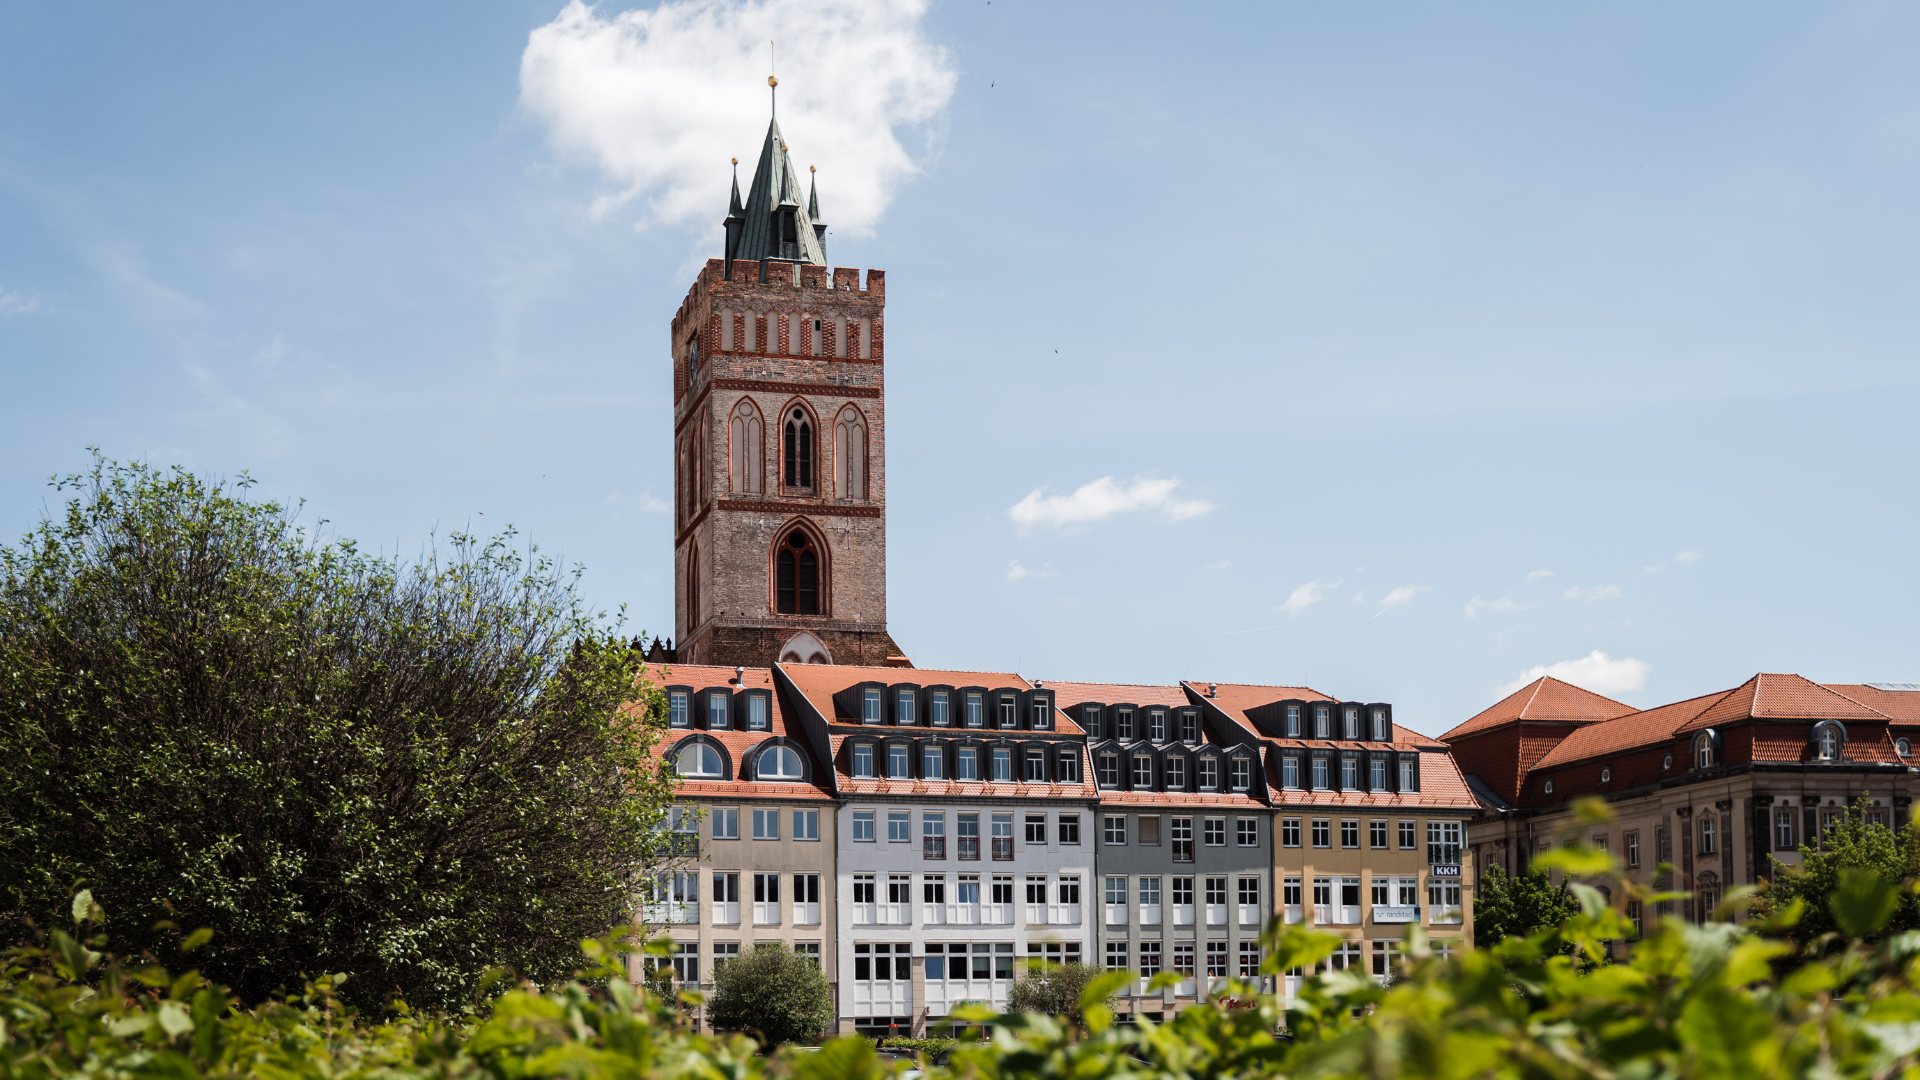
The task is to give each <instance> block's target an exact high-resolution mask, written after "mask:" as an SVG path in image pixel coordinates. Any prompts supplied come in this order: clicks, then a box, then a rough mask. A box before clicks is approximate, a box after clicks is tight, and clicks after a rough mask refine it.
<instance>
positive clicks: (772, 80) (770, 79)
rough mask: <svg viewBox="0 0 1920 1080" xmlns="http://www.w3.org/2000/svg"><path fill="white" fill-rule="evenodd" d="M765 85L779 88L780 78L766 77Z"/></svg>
mask: <svg viewBox="0 0 1920 1080" xmlns="http://www.w3.org/2000/svg"><path fill="white" fill-rule="evenodd" d="M767 85H768V86H779V85H780V76H778V75H769V76H767Z"/></svg>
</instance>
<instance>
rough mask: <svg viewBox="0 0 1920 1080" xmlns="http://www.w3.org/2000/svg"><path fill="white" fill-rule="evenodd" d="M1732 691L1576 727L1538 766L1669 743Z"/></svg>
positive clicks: (1545, 766)
mask: <svg viewBox="0 0 1920 1080" xmlns="http://www.w3.org/2000/svg"><path fill="white" fill-rule="evenodd" d="M1730 693H1732V691H1731V690H1721V691H1717V692H1715V693H1712V694H1703V695H1701V696H1700V697H1697V698H1688V699H1687V700H1685V701H1676V702H1673V703H1672V704H1670V705H1661V706H1659V707H1657V708H1652V709H1647V710H1644V711H1642V712H1634V713H1628V714H1627V715H1625V716H1622V717H1619V718H1618V719H1614V720H1607V721H1604V722H1602V723H1598V724H1588V725H1586V726H1584V727H1581V728H1579V729H1577V730H1575V731H1574V732H1573V733H1572V734H1570V735H1568V736H1567V737H1566V738H1565V739H1562V740H1561V741H1560V744H1559V745H1558V746H1555V747H1554V748H1553V749H1551V750H1549V751H1547V752H1546V755H1545V756H1543V757H1542V758H1541V759H1540V760H1539V761H1537V762H1534V765H1533V767H1534V768H1535V769H1553V768H1558V767H1559V766H1561V765H1565V764H1567V763H1569V762H1574V761H1584V760H1586V759H1587V758H1596V757H1604V756H1606V755H1608V754H1615V753H1618V752H1620V751H1622V750H1631V749H1633V748H1634V747H1637V746H1646V745H1648V744H1650V743H1656V742H1665V741H1666V740H1668V739H1671V738H1673V736H1674V733H1675V732H1677V731H1679V730H1680V729H1681V727H1682V726H1683V725H1685V724H1687V723H1688V722H1690V721H1691V720H1693V719H1694V718H1695V717H1697V716H1699V715H1700V714H1701V713H1703V712H1705V711H1706V710H1707V709H1709V708H1711V707H1713V705H1714V704H1715V703H1717V702H1719V701H1720V700H1721V699H1723V698H1725V697H1726V696H1727V695H1728V694H1730Z"/></svg>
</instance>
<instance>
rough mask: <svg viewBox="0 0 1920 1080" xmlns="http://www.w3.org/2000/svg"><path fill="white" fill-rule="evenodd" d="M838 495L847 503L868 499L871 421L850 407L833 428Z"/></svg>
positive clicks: (841, 412) (836, 491) (835, 486)
mask: <svg viewBox="0 0 1920 1080" xmlns="http://www.w3.org/2000/svg"><path fill="white" fill-rule="evenodd" d="M833 467H834V485H833V486H834V489H835V493H836V494H838V495H839V496H840V497H841V498H843V499H864V498H866V497H867V418H866V417H865V416H863V415H861V413H860V410H858V409H856V408H854V407H852V406H851V405H849V406H848V407H846V408H845V409H842V410H841V411H840V416H839V419H837V420H835V421H834V425H833Z"/></svg>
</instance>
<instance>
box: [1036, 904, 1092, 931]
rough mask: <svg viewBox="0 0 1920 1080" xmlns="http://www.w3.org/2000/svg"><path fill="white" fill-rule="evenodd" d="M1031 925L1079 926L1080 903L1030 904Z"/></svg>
mask: <svg viewBox="0 0 1920 1080" xmlns="http://www.w3.org/2000/svg"><path fill="white" fill-rule="evenodd" d="M1027 925H1029V926H1079V925H1080V905H1079V904H1028V905H1027Z"/></svg>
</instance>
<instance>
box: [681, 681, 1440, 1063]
mask: <svg viewBox="0 0 1920 1080" xmlns="http://www.w3.org/2000/svg"><path fill="white" fill-rule="evenodd" d="M650 674H651V676H652V678H654V680H655V681H656V682H657V683H659V684H660V685H661V686H662V687H663V689H664V691H665V699H666V702H667V710H668V725H669V728H670V731H669V733H668V736H667V738H666V740H665V742H664V745H663V753H665V754H667V755H669V756H670V758H671V760H672V762H673V763H674V767H675V768H676V770H677V771H678V773H679V775H680V777H681V788H680V795H681V799H682V803H683V808H682V809H681V810H680V811H678V812H677V813H676V818H675V824H674V827H675V828H676V829H679V830H680V831H681V843H680V845H679V847H680V850H681V852H682V857H681V858H680V859H679V860H678V861H677V862H676V864H675V867H674V868H673V869H672V870H670V871H668V872H666V873H664V874H662V875H661V876H660V879H659V883H658V887H657V891H655V893H654V894H653V895H651V896H650V897H649V898H648V902H647V905H646V912H645V914H646V918H647V920H648V921H649V922H650V923H652V924H654V925H655V926H656V927H658V928H661V929H662V930H663V931H664V932H665V933H666V935H667V936H669V937H671V938H672V939H673V941H674V947H675V950H676V951H675V954H674V956H673V958H672V964H673V968H674V974H675V977H676V978H677V979H678V980H680V981H681V982H682V983H683V984H686V985H693V986H701V985H706V984H708V983H710V981H711V977H712V974H713V972H714V970H715V968H716V966H717V965H719V964H723V963H725V962H726V961H727V960H728V959H729V958H730V957H734V956H737V955H739V953H740V952H741V950H743V949H751V948H754V947H755V946H757V945H761V944H767V943H778V944H783V945H787V946H790V947H792V948H794V949H796V950H799V951H801V952H804V953H808V954H811V955H814V956H816V957H818V958H819V960H820V962H821V963H822V964H823V965H825V967H826V970H827V972H828V978H829V981H830V982H831V983H832V985H833V990H834V996H835V1005H836V1010H837V1016H838V1017H839V1026H840V1028H841V1029H843V1030H844V1029H854V1030H861V1031H869V1032H887V1031H896V1032H897V1031H912V1032H922V1031H924V1030H925V1028H926V1025H927V1024H928V1023H929V1022H932V1021H937V1020H938V1019H940V1018H941V1017H944V1016H946V1015H947V1014H948V1013H949V1012H951V1011H952V1010H953V1009H954V1008H955V1007H956V1006H958V1005H960V1004H962V1003H964V1002H984V1003H989V1004H992V1005H994V1006H1005V1004H1006V1002H1007V997H1008V994H1009V992H1010V990H1011V989H1012V986H1013V982H1014V980H1015V979H1016V978H1017V977H1018V975H1019V974H1020V973H1021V972H1022V971H1023V970H1024V969H1025V967H1026V966H1027V965H1028V964H1031V963H1033V962H1036V961H1080V962H1085V963H1092V964H1099V965H1104V966H1107V967H1111V968H1124V969H1128V970H1134V971H1138V972H1139V973H1140V975H1141V982H1140V983H1139V984H1137V985H1135V986H1134V987H1133V988H1132V989H1131V992H1130V993H1129V994H1127V995H1126V996H1125V997H1124V999H1123V1001H1122V1005H1121V1009H1122V1011H1123V1013H1128V1014H1139V1015H1142V1016H1145V1017H1149V1018H1155V1019H1157V1018H1160V1017H1163V1016H1164V1015H1166V1014H1167V1013H1169V1012H1172V1011H1174V1010H1177V1009H1179V1008H1181V1007H1183V1006H1185V1005H1188V1004H1191V1003H1193V1002H1194V1001H1196V1000H1202V999H1204V997H1205V996H1206V994H1207V993H1208V992H1209V990H1210V989H1211V988H1212V987H1213V986H1214V985H1217V984H1218V983H1219V982H1221V981H1222V980H1225V979H1227V978H1230V977H1241V978H1255V977H1258V975H1259V968H1260V961H1261V951H1260V950H1261V945H1260V934H1261V930H1262V929H1263V927H1264V925H1265V924H1266V922H1267V921H1268V920H1269V919H1270V918H1272V917H1273V916H1275V915H1278V916H1280V917H1281V918H1282V919H1284V920H1285V921H1287V922H1291V923H1305V924H1311V925H1315V926H1320V927H1324V928H1327V929H1331V930H1335V931H1337V932H1339V933H1340V934H1341V935H1342V936H1343V937H1344V938H1345V939H1346V941H1345V942H1343V944H1342V945H1341V947H1340V948H1339V949H1338V950H1337V951H1336V952H1335V953H1334V955H1333V957H1332V958H1330V960H1329V961H1328V965H1329V966H1331V967H1337V968H1349V967H1359V968H1362V969H1364V970H1367V971H1370V972H1372V973H1373V974H1375V975H1377V976H1380V977H1383V978H1384V977H1385V976H1386V975H1387V974H1388V973H1389V972H1390V971H1391V970H1392V969H1393V966H1394V965H1395V964H1396V963H1397V962H1398V961H1397V955H1398V949H1399V947H1400V941H1401V940H1402V936H1403V934H1404V932H1405V930H1406V927H1407V925H1408V924H1410V923H1415V922H1418V923H1423V924H1425V925H1426V926H1427V927H1428V929H1429V932H1430V934H1431V936H1432V937H1433V939H1434V940H1435V942H1436V944H1437V945H1438V946H1439V947H1440V948H1441V949H1443V950H1444V949H1449V948H1454V947H1458V946H1459V945H1460V944H1461V943H1462V942H1463V941H1465V940H1469V939H1470V938H1471V932H1472V924H1471V918H1472V915H1471V912H1472V904H1471V896H1470V890H1468V889H1467V888H1466V887H1465V883H1466V882H1468V881H1470V880H1471V879H1472V878H1471V875H1470V874H1469V875H1466V876H1463V875H1462V855H1463V851H1465V843H1466V836H1465V825H1466V822H1467V821H1468V820H1469V819H1470V818H1471V817H1472V815H1473V813H1474V812H1475V803H1474V801H1473V799H1472V797H1471V795H1470V794H1469V792H1468V789H1467V787H1466V784H1465V782H1464V780H1463V779H1462V777H1461V775H1460V773H1459V771H1458V769H1456V768H1455V767H1454V764H1453V761H1452V758H1451V756H1450V755H1449V754H1448V752H1447V750H1446V748H1445V746H1444V745H1442V744H1440V743H1437V742H1434V741H1433V740H1429V739H1426V738H1423V737H1421V736H1418V735H1416V734H1413V733H1411V732H1408V731H1405V730H1404V729H1399V728H1396V727H1395V726H1394V724H1393V719H1392V708H1391V706H1388V705H1385V704H1378V703H1374V704H1367V703H1360V702H1343V701H1338V700H1335V699H1332V698H1330V697H1328V696H1327V695H1324V694H1321V693H1319V692H1317V691H1314V690H1311V689H1308V688H1305V687H1276V686H1245V685H1226V684H1217V685H1216V684H1197V683H1182V684H1179V685H1174V686H1143V685H1122V684H1109V683H1043V682H1029V681H1027V680H1026V679H1023V678H1021V677H1020V676H1018V675H1014V674H1011V673H1005V672H998V673H993V672H962V671H930V670H924V669H903V668H861V667H838V666H829V665H777V666H775V667H772V668H721V667H699V666H688V665H674V666H665V667H661V668H659V669H657V670H655V671H653V672H651V673H650ZM1163 971H1171V972H1177V973H1179V974H1180V975H1181V976H1182V978H1181V979H1180V980H1179V982H1178V983H1177V985H1175V986H1173V987H1170V988H1165V989H1162V990H1153V991H1149V989H1148V987H1147V982H1148V980H1150V979H1151V978H1152V977H1153V976H1154V975H1156V974H1158V973H1160V972H1163ZM1305 974H1306V973H1305V972H1300V971H1295V972H1289V973H1286V974H1285V975H1283V976H1282V977H1281V979H1282V985H1280V986H1278V987H1276V989H1279V990H1280V991H1281V992H1283V993H1287V994H1289V995H1290V994H1291V993H1292V992H1293V990H1294V989H1295V987H1296V986H1297V984H1298V980H1299V979H1300V978H1301V977H1303V976H1304V975H1305Z"/></svg>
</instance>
